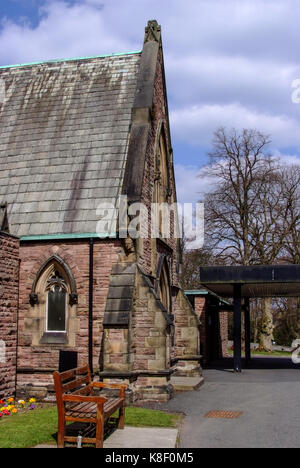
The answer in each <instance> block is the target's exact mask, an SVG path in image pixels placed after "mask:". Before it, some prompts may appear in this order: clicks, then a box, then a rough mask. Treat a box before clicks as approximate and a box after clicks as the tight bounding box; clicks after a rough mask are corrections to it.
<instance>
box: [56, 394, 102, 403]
mask: <svg viewBox="0 0 300 468" xmlns="http://www.w3.org/2000/svg"><path fill="white" fill-rule="evenodd" d="M62 399H63V401H67V402H76V401H78V402H80V403H97V404H99V403H100V404H102V405H103V404H104V403H106V402H107V398H104V397H100V396H83V395H63V397H62Z"/></svg>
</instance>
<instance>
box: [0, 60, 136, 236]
mask: <svg viewBox="0 0 300 468" xmlns="http://www.w3.org/2000/svg"><path fill="white" fill-rule="evenodd" d="M140 57H141V54H140V53H131V54H128V55H126V54H125V55H113V56H106V57H96V58H88V59H74V60H68V61H57V62H47V63H41V64H36V65H24V66H12V67H1V68H0V85H2V91H3V86H4V87H5V94H4V93H3V92H2V94H1V92H0V96H2V101H3V95H5V99H4V102H1V100H0V205H1V204H3V203H5V202H7V203H8V215H9V224H10V231H11V233H12V234H14V235H17V236H20V237H23V236H39V235H52V234H70V233H72V234H74V233H80V234H84V233H95V232H96V225H97V221H98V220H99V216H97V214H96V209H97V206H98V205H99V203H100V202H102V201H107V202H110V203H114V204H115V203H116V199H117V197H118V195H119V194H120V192H121V188H122V182H123V176H124V170H125V163H126V157H127V149H128V139H129V129H130V123H131V110H132V106H133V102H134V95H135V90H136V84H137V74H138V70H139V63H140Z"/></svg>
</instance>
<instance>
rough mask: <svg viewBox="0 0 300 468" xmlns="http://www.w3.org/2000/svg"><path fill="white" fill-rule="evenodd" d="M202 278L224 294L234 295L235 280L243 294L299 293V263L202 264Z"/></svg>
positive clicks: (278, 295)
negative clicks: (258, 264) (204, 265)
mask: <svg viewBox="0 0 300 468" xmlns="http://www.w3.org/2000/svg"><path fill="white" fill-rule="evenodd" d="M200 281H201V284H202V285H203V286H205V287H206V288H208V289H210V290H211V291H213V292H214V293H215V294H218V295H219V296H223V297H233V296H234V292H233V290H234V285H236V284H240V285H241V287H242V296H243V297H298V296H300V265H260V266H216V267H215V266H213V267H201V268H200Z"/></svg>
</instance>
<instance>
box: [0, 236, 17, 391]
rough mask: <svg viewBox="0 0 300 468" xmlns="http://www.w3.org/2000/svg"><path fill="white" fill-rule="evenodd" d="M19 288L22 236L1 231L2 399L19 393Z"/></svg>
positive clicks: (0, 365)
mask: <svg viewBox="0 0 300 468" xmlns="http://www.w3.org/2000/svg"><path fill="white" fill-rule="evenodd" d="M18 291H19V239H17V238H15V237H11V236H10V235H9V234H5V233H2V232H0V399H2V398H7V397H9V396H12V395H14V393H15V384H16V363H17V362H16V361H17V314H18Z"/></svg>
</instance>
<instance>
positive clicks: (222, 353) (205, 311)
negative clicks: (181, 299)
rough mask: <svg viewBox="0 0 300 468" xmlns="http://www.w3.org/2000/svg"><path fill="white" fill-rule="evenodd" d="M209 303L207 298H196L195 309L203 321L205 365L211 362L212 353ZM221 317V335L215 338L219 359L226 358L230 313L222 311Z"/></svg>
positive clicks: (202, 341) (202, 350)
mask: <svg viewBox="0 0 300 468" xmlns="http://www.w3.org/2000/svg"><path fill="white" fill-rule="evenodd" d="M208 303H209V301H208V300H207V296H195V298H194V308H195V311H196V313H197V315H198V317H199V318H200V320H201V327H200V336H201V354H202V356H203V363H204V364H207V363H208V362H209V360H210V353H211V349H210V347H211V342H210V340H211V337H210V334H209V305H208ZM218 317H219V333H218V336H217V337H215V346H216V349H215V353H216V356H218V357H219V358H222V357H226V355H227V345H228V312H224V311H222V309H220V311H219V313H218Z"/></svg>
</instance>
